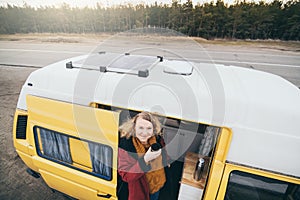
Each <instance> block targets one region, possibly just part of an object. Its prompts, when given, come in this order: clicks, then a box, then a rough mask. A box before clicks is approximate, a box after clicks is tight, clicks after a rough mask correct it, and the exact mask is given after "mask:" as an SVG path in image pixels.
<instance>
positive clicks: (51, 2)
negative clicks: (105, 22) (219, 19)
mask: <svg viewBox="0 0 300 200" xmlns="http://www.w3.org/2000/svg"><path fill="white" fill-rule="evenodd" d="M155 1H157V3H158V4H160V3H162V4H171V3H172V0H0V6H6V5H7V4H10V5H16V6H23V5H24V4H25V3H26V4H27V5H30V6H33V7H40V6H57V7H59V6H61V5H62V4H63V3H67V4H69V5H70V6H71V7H85V6H88V7H96V5H97V3H99V4H100V5H102V6H103V7H109V6H112V5H119V4H125V5H126V4H128V3H130V4H133V5H135V4H139V3H143V4H154V3H155ZM178 1H181V3H185V2H186V0H178ZM192 1H193V4H194V5H196V4H198V3H200V4H203V3H205V2H211V1H212V0H192ZM223 1H224V2H225V3H228V4H231V3H233V2H234V0H223ZM254 1H255V0H254ZM257 1H258V0H257Z"/></svg>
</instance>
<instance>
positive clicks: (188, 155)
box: [97, 104, 220, 199]
mask: <svg viewBox="0 0 300 200" xmlns="http://www.w3.org/2000/svg"><path fill="white" fill-rule="evenodd" d="M97 107H98V108H101V109H107V110H112V111H117V112H119V113H120V115H119V125H121V124H123V123H124V122H126V121H127V120H129V119H131V118H132V117H134V116H135V115H136V114H138V113H139V111H135V110H127V109H120V108H114V107H111V106H105V105H99V104H98V106H97ZM155 116H156V117H157V118H158V120H159V121H160V123H161V125H162V136H163V138H164V141H165V144H166V150H167V154H168V156H169V159H170V160H171V164H170V167H165V169H166V176H167V183H166V184H165V186H164V188H163V189H162V190H161V191H160V199H178V197H179V196H180V193H182V194H181V195H185V194H184V191H183V187H182V188H181V186H182V185H183V184H187V185H190V186H192V187H193V186H195V187H198V186H199V187H198V188H200V190H199V191H202V192H203V191H205V186H206V180H207V179H208V174H209V168H210V164H211V161H212V158H213V154H214V150H215V147H216V143H217V140H218V137H219V133H220V128H218V127H214V126H208V125H205V124H199V123H195V122H190V121H185V120H179V119H175V118H170V117H165V116H160V115H156V114H155ZM200 158H205V162H206V163H205V165H204V166H205V167H204V168H205V169H204V174H203V175H202V178H201V180H195V176H194V175H195V174H194V171H195V170H196V168H197V165H198V164H199V162H198V160H200ZM126 184H127V183H125V182H123V181H122V180H121V178H120V177H118V187H117V196H118V199H127V197H128V191H127V189H126V187H127V186H126ZM180 188H181V189H180ZM202 192H201V194H200V195H201V196H202V195H203V193H202ZM198 197H199V196H198Z"/></svg>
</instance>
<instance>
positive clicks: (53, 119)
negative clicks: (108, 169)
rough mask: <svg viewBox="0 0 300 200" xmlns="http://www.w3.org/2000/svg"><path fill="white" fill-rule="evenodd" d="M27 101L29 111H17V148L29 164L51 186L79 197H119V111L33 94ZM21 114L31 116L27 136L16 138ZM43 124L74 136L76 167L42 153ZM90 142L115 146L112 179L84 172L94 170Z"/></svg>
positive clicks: (73, 149)
mask: <svg viewBox="0 0 300 200" xmlns="http://www.w3.org/2000/svg"><path fill="white" fill-rule="evenodd" d="M26 100H27V107H28V113H27V112H26V111H22V110H17V111H16V113H15V119H14V130H13V134H14V145H15V148H16V150H17V152H18V154H19V155H20V157H21V158H22V160H23V161H24V162H25V164H26V165H27V166H28V167H29V168H31V169H32V170H34V171H37V172H39V173H40V174H41V176H42V177H43V179H44V180H45V182H46V183H47V184H48V185H49V186H50V187H51V188H53V189H56V190H59V191H62V192H64V193H66V194H68V195H70V196H73V197H75V198H79V199H101V197H99V196H97V194H101V195H106V194H109V195H112V196H111V197H110V199H115V198H116V187H117V157H118V121H119V113H117V112H112V111H107V110H102V109H96V108H92V107H88V106H86V107H85V106H80V105H74V104H71V103H66V102H60V101H55V100H51V99H46V98H41V97H36V96H30V95H28V96H27V99H26ZM18 115H28V122H27V132H26V133H27V134H26V139H16V136H15V134H16V130H15V129H16V123H17V122H16V121H17V116H18ZM34 127H38V128H36V129H35V130H36V131H37V132H36V134H37V135H38V138H37V141H35V138H34ZM39 127H42V128H45V129H49V130H53V131H56V132H59V133H62V134H65V135H67V136H71V137H69V146H70V154H71V157H72V163H71V165H72V166H73V167H69V166H65V165H62V164H59V163H57V162H54V161H51V160H48V159H46V158H43V157H40V156H39V155H38V152H37V147H36V144H38V145H39V148H40V150H41V151H43V149H42V148H41V147H42V145H41V140H40V137H39V131H38V130H39ZM86 141H92V142H95V143H100V144H103V145H107V146H109V147H111V149H112V155H113V156H112V178H111V180H105V179H102V178H100V177H97V176H94V175H91V174H88V173H85V172H84V170H86V171H89V172H91V171H92V162H91V158H90V152H89V145H88V143H87V142H86ZM76 168H80V169H82V170H78V169H76Z"/></svg>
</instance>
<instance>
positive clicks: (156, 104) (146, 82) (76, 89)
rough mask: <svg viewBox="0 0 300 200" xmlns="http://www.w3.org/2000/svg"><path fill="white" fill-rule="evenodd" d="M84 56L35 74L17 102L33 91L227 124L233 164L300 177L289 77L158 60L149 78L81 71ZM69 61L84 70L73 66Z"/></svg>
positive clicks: (298, 97)
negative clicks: (68, 63)
mask: <svg viewBox="0 0 300 200" xmlns="http://www.w3.org/2000/svg"><path fill="white" fill-rule="evenodd" d="M141 57H142V56H141ZM85 59H88V55H86V56H80V57H76V58H70V59H67V60H64V61H61V62H58V63H54V64H52V65H49V66H46V67H44V68H42V69H39V70H36V71H35V72H33V73H32V74H31V75H30V76H29V78H28V79H27V81H26V83H25V84H24V86H23V88H22V91H21V94H20V97H19V102H18V106H17V107H18V108H19V109H23V110H27V106H26V100H25V99H26V95H27V94H32V95H36V96H41V97H45V98H50V99H56V100H59V101H64V102H71V103H74V104H80V105H86V106H88V105H89V104H90V103H91V102H97V103H101V104H107V105H112V106H115V107H122V108H128V109H133V110H146V111H151V112H157V113H159V114H162V115H165V116H170V117H175V118H180V119H185V120H191V121H196V122H200V123H205V124H210V125H215V126H225V127H228V128H231V129H232V133H233V137H232V142H231V146H230V149H229V153H228V156H227V160H228V161H230V162H235V163H240V164H243V165H248V166H253V167H257V168H261V169H266V170H271V171H275V172H278V173H283V174H287V175H291V176H296V177H300V159H299V156H298V152H300V131H299V128H298V125H299V122H300V90H299V89H298V88H297V87H296V86H294V85H292V84H291V83H290V82H288V81H286V80H284V79H283V78H281V77H279V76H276V75H273V74H269V73H265V72H260V71H256V70H253V69H245V68H239V67H233V66H223V65H213V64H205V63H190V62H187V61H163V62H159V63H158V64H157V65H156V66H155V67H153V68H152V69H151V70H150V72H149V76H148V77H139V76H137V75H132V74H130V75H128V74H124V73H115V72H106V73H103V72H100V70H99V66H100V64H99V66H88V68H89V69H78V68H81V67H87V66H86V65H84V62H83V61H84V60H85ZM69 61H72V63H73V64H74V66H76V67H78V68H73V69H67V68H66V63H67V62H69ZM172 70H174V73H175V74H174V73H170V72H172ZM190 72H192V73H191V75H184V74H189V73H190ZM181 73H182V74H181ZM28 83H31V84H32V86H29V85H28ZM45 106H46V105H45Z"/></svg>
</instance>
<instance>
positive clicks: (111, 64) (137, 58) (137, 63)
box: [66, 52, 163, 77]
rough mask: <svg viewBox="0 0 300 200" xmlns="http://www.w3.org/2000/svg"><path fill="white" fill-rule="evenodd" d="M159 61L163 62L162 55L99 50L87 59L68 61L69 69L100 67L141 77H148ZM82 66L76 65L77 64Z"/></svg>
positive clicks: (101, 70) (102, 69) (107, 70)
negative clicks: (154, 55)
mask: <svg viewBox="0 0 300 200" xmlns="http://www.w3.org/2000/svg"><path fill="white" fill-rule="evenodd" d="M159 62H163V57H162V56H157V57H153V56H143V55H131V54H130V53H125V54H117V53H106V52H98V53H95V54H92V55H90V56H89V57H87V58H86V59H82V60H80V61H77V62H76V63H72V61H70V62H67V63H66V68H67V69H73V68H78V69H85V70H96V71H98V70H99V69H100V72H102V73H107V72H116V73H122V74H132V75H137V76H139V77H148V76H149V71H150V70H151V69H152V68H153V67H154V66H156V65H157V64H158V63H159ZM78 64H79V65H81V67H76V65H78Z"/></svg>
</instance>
